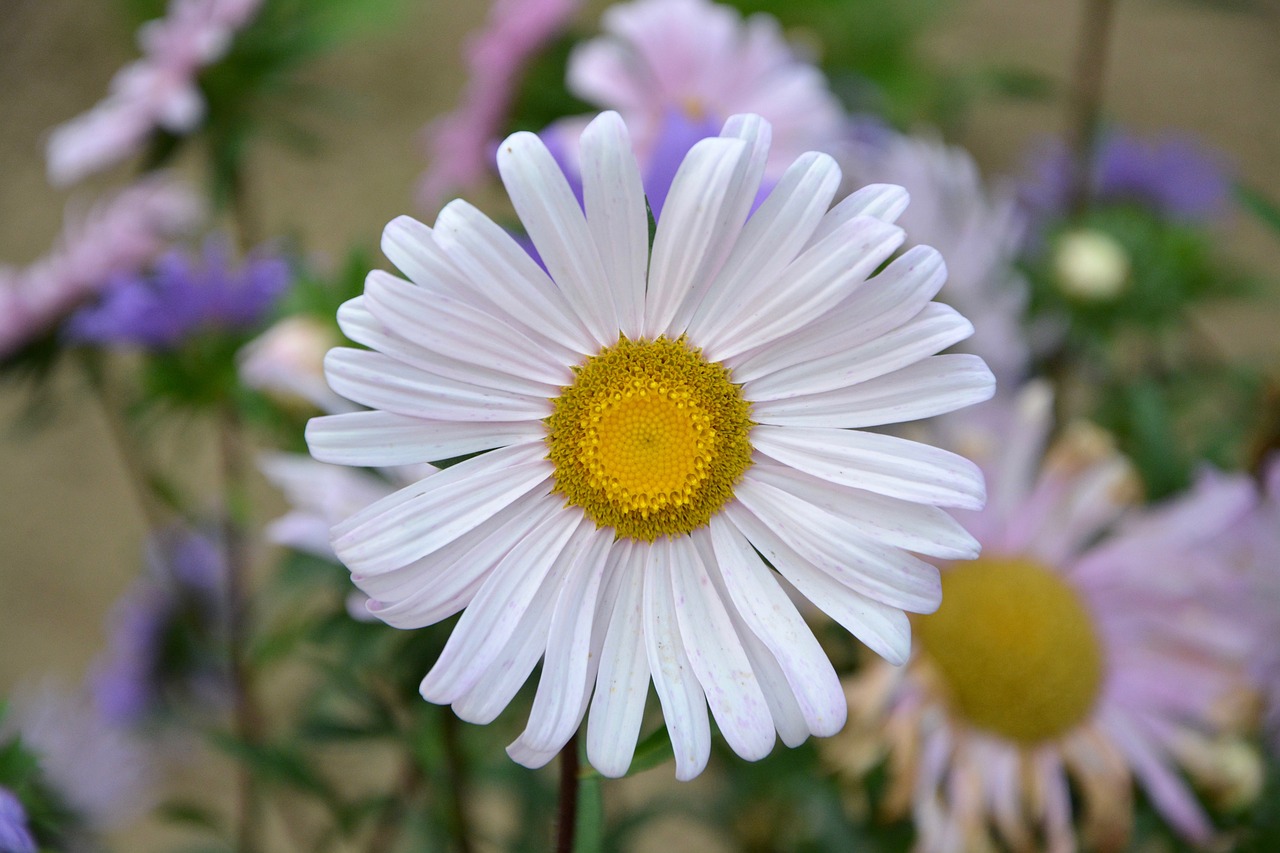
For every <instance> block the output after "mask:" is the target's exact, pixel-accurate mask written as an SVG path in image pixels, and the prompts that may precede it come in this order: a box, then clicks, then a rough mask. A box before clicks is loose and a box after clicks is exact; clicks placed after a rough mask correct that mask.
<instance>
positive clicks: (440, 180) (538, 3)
mask: <svg viewBox="0 0 1280 853" xmlns="http://www.w3.org/2000/svg"><path fill="white" fill-rule="evenodd" d="M580 5H581V0H496V2H495V3H494V4H493V7H492V8H491V9H490V10H489V17H488V19H487V20H486V21H485V25H484V27H483V28H482V29H481V30H479V31H478V32H476V33H474V34H472V36H471V38H470V39H469V40H468V42H467V50H466V61H467V70H468V73H469V75H470V78H469V79H468V81H467V85H466V88H465V89H464V90H463V93H462V97H461V99H460V100H459V105H458V108H457V109H455V110H454V111H453V112H451V113H449V114H448V115H445V116H443V117H441V118H439V119H436V120H435V121H434V122H432V123H431V124H430V125H428V126H427V128H426V131H425V137H426V146H427V152H428V157H429V159H430V166H429V167H428V168H427V171H426V173H425V174H423V176H422V181H421V184H420V185H419V187H418V202H419V204H420V205H421V207H422V208H423V209H424V210H436V209H438V208H439V207H440V205H441V204H442V203H443V202H444V201H446V200H448V199H449V198H450V197H451V196H452V194H453V193H455V192H457V191H460V190H467V189H471V188H474V187H475V186H476V185H477V184H479V183H480V182H481V181H482V180H484V178H485V177H486V176H487V175H488V174H489V173H490V172H491V171H492V170H493V164H494V163H493V152H494V149H496V148H497V143H498V138H499V137H500V136H502V135H503V133H504V132H505V131H506V128H505V127H504V122H505V121H506V117H507V112H508V110H509V109H510V107H511V101H512V99H513V98H514V97H515V89H516V86H517V84H518V83H519V79H520V73H521V71H522V70H523V68H524V66H525V64H526V63H527V62H528V61H529V59H530V58H531V57H533V56H534V55H535V54H536V53H537V52H538V51H539V50H540V49H541V48H542V47H543V46H544V45H546V44H547V43H548V42H549V41H551V40H552V39H553V38H555V37H556V36H557V35H559V34H560V33H561V32H563V31H564V29H565V28H566V27H567V26H568V24H569V22H570V20H572V18H573V16H574V15H575V14H577V11H578V8H579V6H580Z"/></svg>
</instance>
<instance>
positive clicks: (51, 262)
mask: <svg viewBox="0 0 1280 853" xmlns="http://www.w3.org/2000/svg"><path fill="white" fill-rule="evenodd" d="M199 215H200V206H199V203H198V202H197V200H196V198H195V197H194V196H193V195H192V194H191V193H190V192H188V191H187V190H186V189H185V188H183V187H181V186H179V185H176V184H173V183H171V182H169V181H168V180H167V179H165V178H162V177H152V178H148V179H146V180H143V181H140V182H139V183H137V184H134V185H133V186H131V187H129V188H128V189H126V190H124V191H123V192H120V193H118V194H117V195H115V196H113V197H111V198H109V199H107V200H106V201H103V202H100V203H99V204H97V205H96V206H94V207H92V208H90V209H89V210H88V211H84V212H80V213H77V212H75V211H72V212H70V213H69V214H68V216H67V224H66V226H65V227H64V229H63V233H62V236H61V238H60V239H59V241H58V244H57V245H56V246H55V247H54V249H53V251H51V252H50V253H49V254H48V255H46V256H45V257H43V258H41V259H40V260H38V261H36V262H35V263H33V264H31V265H30V266H28V267H26V268H25V269H20V270H13V269H9V270H3V269H0V357H3V356H7V355H9V354H11V353H13V352H14V351H15V350H18V349H20V348H21V347H22V346H23V345H25V344H27V343H29V342H30V341H32V340H34V339H35V338H37V337H39V336H41V335H43V334H45V333H47V332H49V331H50V330H52V329H53V327H54V326H55V325H57V324H58V323H59V322H60V321H61V320H62V319H63V318H64V317H66V316H67V315H68V314H69V313H70V312H71V311H73V310H74V309H76V308H77V307H79V306H80V305H81V303H83V302H85V301H86V300H88V299H90V298H91V297H93V296H96V295H98V294H99V293H101V292H102V291H104V290H106V289H108V288H109V287H110V286H111V285H112V284H113V283H115V282H116V281H119V280H120V279H122V278H123V277H126V276H130V275H133V274H135V273H137V271H138V270H140V269H142V268H143V267H145V266H146V265H147V264H149V263H151V262H152V261H153V260H154V259H155V258H156V257H157V256H158V255H159V254H160V253H161V252H163V251H164V250H165V249H166V248H167V247H168V246H169V244H170V242H171V241H172V240H173V239H174V238H175V237H177V236H178V235H180V234H184V233H187V232H189V231H190V230H191V229H192V228H193V227H194V226H195V224H196V222H197V221H198V219H199Z"/></svg>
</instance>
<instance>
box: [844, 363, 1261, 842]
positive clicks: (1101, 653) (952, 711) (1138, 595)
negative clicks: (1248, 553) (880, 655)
mask: <svg viewBox="0 0 1280 853" xmlns="http://www.w3.org/2000/svg"><path fill="white" fill-rule="evenodd" d="M1049 405H1050V401H1049V395H1048V392H1047V391H1046V390H1045V389H1044V388H1041V387H1039V386H1033V387H1032V388H1031V389H1030V390H1028V391H1026V392H1025V393H1024V394H1023V395H1022V396H1021V397H1020V399H1019V401H1018V408H1017V410H1016V411H1011V412H1009V413H1007V414H1006V415H1003V416H1001V415H1000V414H999V413H996V414H992V413H991V412H990V411H989V412H988V413H987V414H986V415H985V416H984V417H985V419H986V421H987V427H986V428H983V429H978V430H971V431H967V432H962V433H961V435H960V438H961V439H962V446H964V447H966V449H968V450H970V451H971V452H974V453H975V455H976V456H977V457H978V459H979V460H980V462H981V463H982V464H983V465H984V470H985V472H986V474H987V481H988V483H989V486H990V498H989V501H988V504H987V507H986V509H985V511H983V512H981V513H975V514H972V516H971V517H968V518H965V520H966V521H968V522H969V524H968V526H969V528H970V530H971V531H972V532H973V533H974V535H975V536H976V537H977V538H978V540H979V541H980V542H981V543H982V546H983V553H982V557H981V558H980V559H978V560H975V561H970V562H956V563H952V564H949V565H947V566H945V567H944V569H943V572H942V578H943V580H942V586H943V604H942V607H941V608H940V609H939V610H938V612H937V613H935V614H933V615H929V616H923V617H918V618H917V619H916V620H915V627H916V632H917V637H918V638H919V645H918V648H917V650H916V652H915V654H914V655H913V657H912V659H911V661H910V662H909V663H908V665H907V666H906V667H905V668H904V669H902V670H900V671H891V670H889V669H887V668H886V667H884V666H881V665H879V664H878V663H875V664H873V665H872V666H871V667H870V668H869V669H868V670H867V671H866V672H865V673H863V674H861V675H860V676H859V677H858V678H857V679H856V680H855V681H854V682H853V683H852V684H851V685H850V692H851V702H852V705H853V714H854V716H855V718H856V720H857V722H856V723H854V724H851V727H850V730H849V734H848V735H847V736H848V737H850V738H858V737H861V738H870V739H872V740H874V741H875V742H877V743H878V744H880V746H881V748H882V749H884V750H885V752H886V753H887V760H888V766H889V771H890V775H891V783H890V792H889V798H890V808H891V809H892V810H894V811H897V812H905V811H907V810H909V811H910V813H911V814H912V816H913V818H914V820H915V824H916V829H917V832H918V839H919V843H918V849H920V850H923V851H943V850H986V849H996V848H997V847H998V846H1000V845H1007V846H1008V847H1009V848H1011V849H1017V850H1022V849H1047V850H1054V851H1068V850H1074V849H1075V847H1076V835H1075V829H1074V817H1073V813H1075V812H1076V810H1077V808H1078V809H1079V812H1078V817H1079V819H1080V822H1081V824H1082V834H1083V838H1084V840H1085V844H1086V846H1089V847H1091V848H1099V849H1119V848H1122V847H1123V846H1124V843H1125V840H1126V838H1127V835H1128V832H1129V829H1130V825H1131V822H1132V791H1131V788H1132V785H1133V782H1134V781H1136V782H1137V784H1138V785H1139V786H1140V787H1141V788H1142V789H1143V791H1144V792H1145V794H1146V795H1147V797H1148V798H1149V799H1150V801H1151V802H1152V804H1153V805H1154V806H1155V808H1156V809H1157V810H1158V811H1159V812H1160V814H1161V815H1163V816H1164V818H1165V819H1166V820H1167V821H1168V822H1169V823H1170V824H1172V825H1173V827H1175V828H1176V829H1177V830H1178V832H1180V833H1181V834H1182V835H1183V836H1185V837H1187V838H1189V839H1190V840H1192V841H1194V842H1197V843H1204V842H1207V841H1208V840H1209V839H1210V838H1211V837H1212V834H1213V830H1212V826H1211V824H1210V823H1209V821H1208V819H1207V818H1206V816H1205V814H1204V812H1203V811H1202V809H1201V807H1200V806H1199V805H1198V803H1197V801H1196V798H1195V797H1194V795H1193V794H1192V793H1191V791H1190V789H1189V788H1188V786H1187V784H1186V782H1184V781H1183V778H1182V776H1181V775H1180V772H1179V771H1180V770H1181V771H1184V772H1186V773H1187V774H1188V775H1190V777H1191V778H1192V780H1193V781H1194V782H1197V783H1199V784H1203V785H1204V786H1206V787H1212V788H1217V789H1219V790H1221V789H1222V787H1223V783H1224V780H1225V779H1226V778H1227V777H1228V776H1230V775H1231V772H1233V771H1230V768H1228V765H1229V764H1231V762H1230V761H1229V760H1227V758H1228V753H1229V752H1230V749H1232V748H1235V747H1243V743H1242V742H1241V741H1240V740H1238V739H1237V740H1233V737H1234V734H1235V731H1236V728H1235V727H1236V726H1239V725H1242V722H1243V721H1242V720H1235V721H1232V720H1230V719H1228V716H1229V715H1228V714H1227V711H1228V709H1229V708H1230V707H1231V705H1232V703H1233V702H1235V701H1236V700H1237V699H1238V698H1239V691H1241V690H1242V688H1243V675H1244V669H1243V664H1244V654H1245V650H1246V640H1247V630H1246V627H1245V626H1244V625H1242V624H1241V620H1240V619H1239V617H1238V614H1237V613H1236V612H1235V611H1234V609H1233V608H1231V607H1229V606H1228V598H1227V597H1226V596H1224V595H1223V594H1222V593H1223V591H1224V589H1226V588H1227V586H1228V585H1229V579H1230V575H1231V565H1230V560H1229V559H1228V555H1227V551H1226V548H1225V547H1224V546H1225V545H1226V544H1227V542H1226V538H1225V534H1226V533H1227V531H1228V530H1229V529H1231V527H1232V526H1233V525H1234V524H1236V523H1238V522H1239V520H1240V519H1241V518H1242V517H1243V516H1244V514H1245V513H1247V512H1248V510H1249V507H1250V505H1251V504H1252V502H1253V500H1254V498H1253V494H1252V489H1251V487H1250V484H1249V483H1248V482H1247V480H1246V479H1245V478H1243V477H1226V476H1222V475H1214V474H1206V475H1205V476H1204V477H1202V478H1201V480H1200V481H1199V482H1198V483H1197V484H1196V486H1195V488H1194V489H1193V490H1192V491H1191V492H1190V493H1189V494H1187V495H1184V496H1182V497H1180V498H1178V499H1177V500H1174V501H1171V502H1170V503H1168V504H1165V505H1163V506H1159V507H1154V508H1150V509H1146V510H1142V511H1134V512H1131V513H1130V514H1128V515H1127V516H1124V518H1123V519H1121V516H1122V512H1123V511H1124V510H1125V508H1126V507H1127V506H1128V505H1129V504H1130V501H1131V499H1132V498H1134V497H1135V496H1136V481H1135V479H1134V474H1133V473H1132V472H1131V470H1130V468H1129V466H1128V464H1127V462H1126V461H1125V460H1124V459H1123V458H1122V457H1121V456H1119V454H1118V453H1116V452H1115V451H1114V449H1113V448H1112V446H1111V445H1110V442H1109V441H1108V440H1107V438H1106V437H1105V436H1103V435H1102V434H1101V433H1100V432H1099V431H1097V430H1096V429H1095V428H1091V427H1090V428H1086V427H1083V426H1080V427H1077V428H1074V429H1071V430H1068V432H1067V433H1066V434H1065V435H1064V436H1063V437H1062V438H1061V439H1060V440H1059V442H1058V443H1057V444H1055V445H1054V447H1053V448H1052V449H1051V450H1050V451H1049V452H1048V454H1047V455H1046V456H1045V457H1044V460H1043V462H1041V460H1040V456H1041V447H1042V445H1043V442H1044V440H1045V438H1046V435H1047V428H1048V423H1049V417H1048V414H1049V412H1048V410H1049ZM990 408H991V407H988V409H990ZM983 448H985V449H986V452H983V450H982V449H983ZM968 515H969V514H962V517H964V516H968ZM1223 750H1225V751H1223ZM1219 759H1222V760H1219ZM1246 775H1247V774H1246ZM1238 781H1240V780H1239V779H1236V780H1233V784H1234V783H1235V782H1238ZM1073 790H1074V791H1076V792H1078V799H1077V798H1076V797H1073V796H1072V793H1071V792H1072V791H1073ZM996 839H998V840H999V844H997V843H996Z"/></svg>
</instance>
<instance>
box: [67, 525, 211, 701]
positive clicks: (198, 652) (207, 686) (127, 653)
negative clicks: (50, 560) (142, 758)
mask: <svg viewBox="0 0 1280 853" xmlns="http://www.w3.org/2000/svg"><path fill="white" fill-rule="evenodd" d="M225 585H226V558H225V555H224V554H223V551H222V548H221V547H220V546H219V544H218V543H217V542H216V541H214V540H213V539H211V538H210V537H208V536H206V535H204V534H201V533H198V532H196V531H193V530H189V529H186V528H181V527H174V528H169V529H165V530H160V531H156V532H154V533H152V535H151V537H150V538H149V539H148V541H147V554H146V568H145V570H144V572H143V574H142V575H141V577H139V578H138V579H137V580H136V581H135V582H134V583H133V585H132V586H131V587H130V588H129V590H128V591H127V592H125V594H124V596H123V597H122V598H121V600H120V601H119V603H118V604H117V605H116V609H115V612H114V614H113V625H112V630H111V634H110V637H109V639H108V647H107V654H106V656H105V657H103V658H102V659H100V660H99V661H98V663H97V664H96V666H95V669H94V671H93V674H92V678H91V684H92V689H93V697H94V702H95V704H96V705H97V708H98V710H99V713H101V714H102V716H103V717H104V718H105V719H107V720H108V721H109V722H111V723H113V724H116V725H121V726H138V725H141V724H144V723H147V722H150V721H152V720H154V719H156V718H157V717H158V716H159V715H160V714H162V713H163V712H164V710H165V709H166V708H168V707H170V706H171V705H172V704H173V703H175V702H182V703H185V704H187V705H188V706H189V707H210V706H214V707H217V706H224V707H225V706H226V705H227V704H228V700H229V696H230V691H231V686H230V681H229V678H228V672H227V668H226V663H225V661H224V660H223V654H224V652H225V639H224V628H225V622H226V618H227V611H226V588H225Z"/></svg>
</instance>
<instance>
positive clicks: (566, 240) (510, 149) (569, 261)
mask: <svg viewBox="0 0 1280 853" xmlns="http://www.w3.org/2000/svg"><path fill="white" fill-rule="evenodd" d="M592 142H595V140H594V139H593V140H592ZM587 144H588V140H587V139H586V138H584V139H583V146H584V149H585V146H587ZM585 153H586V152H585V150H584V154H585ZM620 153H624V154H626V155H627V156H631V149H630V146H628V147H627V149H626V150H625V151H624V152H620ZM498 173H499V174H500V175H501V176H502V183H503V185H505V186H506V188H507V194H508V195H510V196H511V203H512V205H514V206H515V209H516V214H517V215H518V216H519V217H520V222H521V223H522V224H523V225H524V227H525V230H526V231H528V232H529V237H530V238H531V239H532V240H533V245H534V246H536V247H537V249H538V254H539V255H541V256H542V262H543V263H544V264H546V265H547V270H548V272H550V273H551V278H552V279H553V280H554V281H555V283H556V284H557V285H559V287H560V292H561V293H563V294H564V296H565V297H566V298H567V299H568V301H569V304H570V305H572V306H573V310H574V313H575V314H576V315H577V316H578V319H579V320H580V321H581V322H582V323H583V324H584V325H585V326H586V328H587V330H588V331H590V332H591V335H592V336H593V337H594V338H595V340H596V342H597V343H599V344H600V345H601V346H610V345H612V344H614V343H616V342H617V340H618V316H617V309H616V308H615V307H614V304H613V289H612V287H610V282H609V280H608V278H607V277H606V274H605V269H604V264H603V263H602V262H601V260H600V253H599V252H597V251H596V244H595V241H594V240H592V238H591V231H590V229H588V227H587V220H586V217H585V216H584V215H583V213H582V208H581V207H579V206H578V200H577V198H575V197H574V195H573V190H572V189H570V188H569V182H568V181H567V180H566V179H565V176H564V172H562V171H561V170H560V166H559V165H557V163H556V161H555V158H554V157H552V156H551V152H550V151H548V150H547V146H546V145H545V144H544V143H543V141H542V140H541V139H539V138H538V137H537V136H536V135H535V134H532V133H529V132H528V131H521V132H520V133H513V134H512V135H511V136H508V137H507V139H506V141H504V142H503V143H502V144H501V145H500V146H498ZM583 180H584V182H585V180H586V174H585V173H584V175H583Z"/></svg>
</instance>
